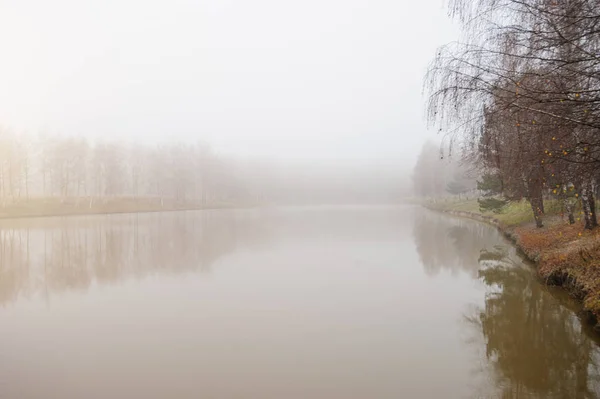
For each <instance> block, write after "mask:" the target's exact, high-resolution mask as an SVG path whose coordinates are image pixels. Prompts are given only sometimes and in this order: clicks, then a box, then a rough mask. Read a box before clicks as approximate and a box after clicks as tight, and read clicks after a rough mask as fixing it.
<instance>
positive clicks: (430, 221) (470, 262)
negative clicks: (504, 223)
mask: <svg viewBox="0 0 600 399" xmlns="http://www.w3.org/2000/svg"><path fill="white" fill-rule="evenodd" d="M413 237H414V240H415V243H416V246H417V252H418V254H419V257H420V259H421V263H422V265H423V268H424V269H425V271H426V273H427V274H429V275H435V274H437V273H439V272H440V271H442V270H449V271H450V272H452V273H458V272H459V271H463V272H467V273H469V274H470V275H471V276H472V277H473V278H476V277H477V271H478V269H479V262H478V258H479V254H480V250H481V248H492V247H493V246H494V245H496V244H497V243H498V242H502V240H501V236H500V234H499V233H498V232H497V231H496V230H495V229H494V228H492V227H490V226H487V225H484V224H482V223H478V222H474V221H470V220H464V219H459V218H451V217H442V216H440V215H438V214H435V213H433V212H429V211H426V212H421V213H419V214H417V215H416V216H415V218H414V225H413Z"/></svg>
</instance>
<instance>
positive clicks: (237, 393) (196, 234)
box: [0, 206, 600, 399]
mask: <svg viewBox="0 0 600 399" xmlns="http://www.w3.org/2000/svg"><path fill="white" fill-rule="evenodd" d="M576 311H577V307H576V306H575V305H573V304H571V303H570V302H569V301H568V300H564V299H561V296H560V295H558V294H557V293H555V292H553V291H552V290H551V289H548V288H546V287H543V286H541V285H540V284H539V283H538V282H537V281H536V280H535V278H534V277H533V274H532V271H531V269H530V268H529V266H527V265H525V264H524V263H523V262H522V260H521V259H520V257H519V256H518V255H517V254H516V251H515V250H514V248H512V247H511V246H510V245H509V244H508V243H507V242H506V241H505V240H504V239H503V238H502V237H501V236H500V234H499V233H498V232H497V231H496V230H495V229H493V228H491V227H489V226H486V225H483V224H479V223H476V222H472V221H468V220H462V219H456V218H450V217H447V216H443V215H439V214H435V213H431V212H428V211H426V210H422V209H419V208H416V207H408V206H405V207H314V208H281V209H260V210H219V211H204V212H171V213H155V214H131V215H113V216H91V217H73V218H47V219H31V220H21V221H4V222H2V224H1V225H0V342H1V345H0V398H19V399H20V398H113V399H114V398H128V399H129V398H167V397H172V398H200V397H201V398H256V399H265V398H298V399H305V398H315V399H319V398H323V399H336V398H344V399H347V398H382V399H383V398H472V397H473V398H488V397H506V398H553V397H555V398H577V397H581V398H585V397H589V398H594V397H597V395H596V393H597V392H598V390H599V389H600V388H599V383H598V366H597V365H598V362H599V360H600V356H599V353H600V352H599V351H598V346H597V344H596V343H595V341H594V338H593V336H591V335H590V334H588V332H587V331H586V329H585V328H584V327H583V326H582V325H581V324H580V322H579V320H578V318H577V317H576V315H575V314H576V313H575V312H576Z"/></svg>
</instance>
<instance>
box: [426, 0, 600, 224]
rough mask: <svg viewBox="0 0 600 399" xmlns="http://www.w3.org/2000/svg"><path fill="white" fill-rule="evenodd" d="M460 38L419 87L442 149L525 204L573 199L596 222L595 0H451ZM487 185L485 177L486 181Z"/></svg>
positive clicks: (598, 50)
mask: <svg viewBox="0 0 600 399" xmlns="http://www.w3.org/2000/svg"><path fill="white" fill-rule="evenodd" d="M450 11H451V14H452V15H453V16H454V17H455V18H456V19H457V20H458V21H459V23H460V24H461V26H462V29H463V35H462V37H463V41H461V42H457V43H453V44H449V45H447V46H444V47H441V48H440V49H439V50H438V52H437V54H436V57H435V59H434V61H433V62H432V64H431V66H430V68H429V71H428V74H427V77H426V80H425V84H426V88H427V90H428V104H427V115H428V118H429V120H430V121H431V122H432V123H433V124H434V125H436V126H437V127H439V129H440V131H441V132H442V134H443V135H444V137H445V138H446V139H448V140H449V144H450V145H449V147H451V148H455V149H458V150H460V152H461V155H462V156H463V157H464V158H465V159H466V160H468V161H469V162H470V163H471V164H472V165H474V166H475V168H476V169H478V170H479V171H481V172H482V173H484V174H487V175H488V176H492V177H493V178H494V179H497V180H498V182H499V188H498V190H499V191H500V192H501V193H502V194H503V195H504V196H505V197H506V198H507V199H520V198H526V199H527V200H529V202H530V203H531V207H532V210H533V213H534V216H535V218H536V222H537V224H538V226H542V225H543V217H544V198H548V197H549V196H550V197H556V198H559V199H560V198H562V199H565V200H566V199H567V198H577V201H580V202H581V204H582V208H583V212H584V216H585V227H586V228H589V229H591V228H594V227H596V226H597V225H598V223H597V220H596V214H595V198H594V197H595V192H596V189H595V186H596V182H597V178H598V176H599V174H600V13H599V3H598V0H561V1H555V0H475V1H472V0H453V1H451V2H450ZM488 181H492V179H491V178H490V179H488Z"/></svg>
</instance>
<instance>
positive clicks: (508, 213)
mask: <svg viewBox="0 0 600 399" xmlns="http://www.w3.org/2000/svg"><path fill="white" fill-rule="evenodd" d="M423 206H425V207H426V208H428V209H432V210H435V211H440V212H444V213H448V214H451V215H455V216H459V217H466V218H470V219H475V220H478V221H481V222H485V223H488V224H491V225H493V226H496V227H497V228H498V229H499V230H500V231H501V232H502V233H503V234H504V235H505V236H506V237H507V238H509V239H510V240H511V241H512V242H513V243H514V244H515V246H516V247H517V248H518V249H519V250H520V251H521V252H522V253H523V254H524V256H525V257H526V258H527V259H528V260H530V261H531V262H532V263H533V264H535V266H536V270H537V274H538V276H539V277H540V279H541V281H542V282H543V283H545V284H547V285H554V286H560V287H562V288H564V289H565V290H567V291H568V292H569V294H570V295H571V296H572V297H574V298H576V299H577V300H578V301H580V302H581V303H582V305H583V311H584V316H585V319H586V322H588V323H590V324H592V325H593V327H594V329H595V330H596V331H597V332H600V323H599V321H600V229H595V230H592V231H589V230H584V224H583V221H582V220H579V218H578V219H577V221H576V223H575V224H572V225H570V224H569V223H568V220H567V218H566V215H562V214H561V212H560V205H559V204H550V206H549V207H548V208H549V209H548V210H547V212H546V216H545V219H544V222H545V227H543V228H537V227H535V223H534V220H533V216H531V213H532V212H531V208H530V207H529V204H528V203H526V202H521V203H515V204H511V205H509V206H508V208H507V209H505V210H504V211H503V212H501V213H497V214H495V213H488V212H485V213H484V212H481V211H480V210H479V206H478V203H477V201H476V200H474V199H473V200H465V201H435V202H433V201H427V202H424V203H423ZM578 213H579V212H578Z"/></svg>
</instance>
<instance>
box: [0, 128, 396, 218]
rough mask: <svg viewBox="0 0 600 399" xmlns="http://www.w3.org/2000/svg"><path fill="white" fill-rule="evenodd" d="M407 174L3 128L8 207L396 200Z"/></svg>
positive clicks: (2, 194)
mask: <svg viewBox="0 0 600 399" xmlns="http://www.w3.org/2000/svg"><path fill="white" fill-rule="evenodd" d="M402 173H403V171H400V170H398V169H395V168H394V167H382V168H379V167H374V166H372V165H371V166H370V165H362V166H360V165H358V166H357V165H345V166H340V165H338V164H336V163H335V162H334V163H330V164H323V165H320V166H319V165H316V164H315V163H314V162H309V161H306V162H304V163H297V164H295V165H291V164H290V163H285V162H274V161H269V160H242V159H234V158H232V157H226V156H222V155H219V154H217V153H216V152H215V151H213V150H212V149H211V147H210V146H209V145H208V144H205V143H198V144H184V143H171V144H160V145H145V144H138V143H129V144H125V143H121V142H107V141H96V142H92V141H90V140H87V139H84V138H78V137H57V136H54V137H43V136H38V137H32V136H28V135H21V134H15V133H13V132H11V131H10V130H7V129H0V205H1V206H3V207H8V206H10V205H12V204H20V203H22V202H30V203H33V202H32V201H33V200H36V201H35V202H36V203H38V202H39V200H40V199H44V200H45V201H46V202H52V203H54V202H56V201H58V200H60V201H61V202H70V203H76V204H80V203H81V201H80V200H81V199H84V198H87V199H89V206H90V208H91V206H92V205H91V202H92V201H93V202H94V203H95V202H97V200H100V202H103V201H112V202H114V201H115V200H116V199H127V200H128V201H129V202H128V203H131V200H138V202H139V200H141V199H144V200H145V201H144V203H146V204H148V200H150V201H155V202H156V203H157V204H163V203H165V204H167V203H168V204H169V207H170V208H173V207H177V206H178V205H177V204H194V205H195V206H196V205H197V206H202V205H207V204H222V203H229V204H248V203H251V204H257V203H284V204H312V203H340V202H349V203H356V202H392V201H397V200H398V199H399V198H400V197H401V192H402V190H403V189H405V188H406V184H404V182H403V179H402V178H401V175H402ZM51 200H54V202H53V201H51ZM36 206H37V205H36ZM128 209H129V208H128ZM17 213H18V212H17ZM26 213H30V212H26Z"/></svg>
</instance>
